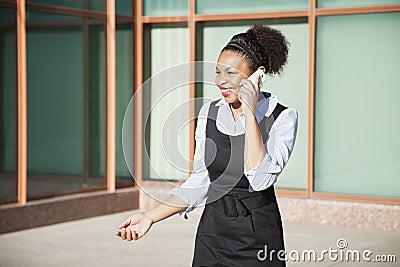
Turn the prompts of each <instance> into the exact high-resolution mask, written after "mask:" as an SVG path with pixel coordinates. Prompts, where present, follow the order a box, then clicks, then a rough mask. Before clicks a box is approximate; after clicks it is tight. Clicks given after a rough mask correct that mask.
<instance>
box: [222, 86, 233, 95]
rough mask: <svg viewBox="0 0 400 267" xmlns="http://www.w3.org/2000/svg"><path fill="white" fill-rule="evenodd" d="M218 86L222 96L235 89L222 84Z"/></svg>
mask: <svg viewBox="0 0 400 267" xmlns="http://www.w3.org/2000/svg"><path fill="white" fill-rule="evenodd" d="M218 87H219V89H220V90H221V94H222V96H223V97H227V96H228V95H229V94H230V93H231V92H233V91H234V90H235V89H234V88H227V87H223V86H218Z"/></svg>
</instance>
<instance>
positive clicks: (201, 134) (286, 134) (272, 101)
mask: <svg viewBox="0 0 400 267" xmlns="http://www.w3.org/2000/svg"><path fill="white" fill-rule="evenodd" d="M277 103H278V99H277V96H276V95H274V94H271V96H270V97H268V98H262V99H261V100H259V102H258V103H257V106H256V119H257V121H258V122H260V121H261V120H262V119H263V118H264V116H266V117H269V116H271V114H272V112H273V111H274V109H275V107H276V105H277ZM210 104H211V103H207V104H204V105H203V106H202V107H201V109H200V112H199V116H198V120H197V127H196V132H195V141H196V149H195V154H194V159H193V171H192V172H191V174H190V176H189V178H188V179H187V180H186V181H185V182H184V183H183V184H182V185H181V186H179V187H176V188H173V189H171V190H169V191H168V192H167V193H168V194H172V195H176V196H178V197H180V198H181V199H183V200H185V201H186V202H187V203H188V205H189V207H188V208H187V209H185V210H184V211H182V212H180V215H181V216H183V217H184V218H187V215H186V214H187V213H188V212H190V211H192V210H193V209H195V208H196V207H197V206H198V205H199V204H200V203H201V202H202V201H203V200H204V199H205V198H206V196H207V191H208V187H209V185H210V177H209V175H208V170H207V167H206V165H205V163H204V153H205V152H204V149H205V140H206V124H207V115H208V109H209V106H210ZM215 105H216V106H219V109H218V114H217V121H216V125H217V129H218V130H219V131H220V132H221V133H224V134H227V135H231V136H236V135H241V134H244V133H245V116H244V115H243V114H240V115H239V116H238V117H237V118H236V119H234V117H233V114H232V112H231V109H230V107H229V104H228V103H227V102H226V101H225V99H224V98H222V99H221V100H220V101H219V102H217V103H216V104H215ZM296 133H297V111H296V110H295V109H293V108H287V109H285V110H283V111H282V112H281V114H280V115H279V116H278V118H277V119H276V120H275V121H274V123H273V124H272V127H271V129H270V132H269V134H268V138H267V141H266V142H265V143H264V148H265V151H266V155H265V158H264V159H263V160H262V161H261V162H260V164H259V165H258V166H256V167H254V168H252V169H251V170H246V168H245V166H243V173H244V174H245V176H246V177H247V179H248V181H249V184H250V186H251V187H252V188H253V190H254V191H261V190H264V189H266V188H268V187H270V186H271V185H273V184H274V183H275V182H276V181H277V178H278V176H279V174H280V173H281V172H282V170H283V168H284V167H285V165H286V163H287V161H288V160H289V157H290V155H291V153H292V151H293V147H294V143H295V139H296Z"/></svg>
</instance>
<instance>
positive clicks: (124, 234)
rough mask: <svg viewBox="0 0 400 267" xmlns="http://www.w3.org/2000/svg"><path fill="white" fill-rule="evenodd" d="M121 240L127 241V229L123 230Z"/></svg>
mask: <svg viewBox="0 0 400 267" xmlns="http://www.w3.org/2000/svg"><path fill="white" fill-rule="evenodd" d="M121 238H122V240H125V239H126V230H125V228H122V229H121Z"/></svg>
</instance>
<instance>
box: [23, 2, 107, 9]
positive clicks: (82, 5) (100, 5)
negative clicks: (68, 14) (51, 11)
mask: <svg viewBox="0 0 400 267" xmlns="http://www.w3.org/2000/svg"><path fill="white" fill-rule="evenodd" d="M26 2H27V3H28V4H29V3H34V4H44V5H54V6H61V7H72V8H78V9H89V10H93V11H105V1H104V0H27V1H26Z"/></svg>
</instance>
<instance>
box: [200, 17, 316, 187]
mask: <svg viewBox="0 0 400 267" xmlns="http://www.w3.org/2000/svg"><path fill="white" fill-rule="evenodd" d="M258 22H259V23H263V24H265V25H269V26H271V27H273V28H276V29H279V30H281V32H282V33H283V34H284V35H285V36H286V38H287V40H288V41H289V42H290V44H291V45H290V50H289V60H288V64H287V66H286V68H285V71H284V74H283V75H282V77H273V78H272V77H269V78H268V79H267V83H266V84H265V85H264V87H263V88H262V91H268V92H272V93H274V94H276V95H277V96H278V100H279V102H280V103H282V104H284V105H287V106H290V107H292V108H295V109H296V110H297V112H298V115H299V126H298V132H297V139H296V144H295V148H294V151H293V153H292V156H291V158H290V160H289V163H288V164H287V166H286V167H285V169H284V171H283V172H282V174H281V175H280V176H279V179H278V182H277V186H278V187H279V188H288V189H306V187H307V155H308V151H307V135H308V130H307V129H308V128H307V125H308V123H307V114H308V102H307V101H308V100H307V95H308V94H307V92H308V24H307V20H306V19H296V20H293V19H289V20H288V19H283V20H282V19H280V20H263V21H258ZM232 24H239V25H234V26H229V25H232ZM240 24H241V25H240ZM251 25H252V23H249V22H247V24H246V23H243V22H240V23H237V22H236V23H234V22H223V23H217V24H215V23H205V25H204V28H203V30H202V32H201V34H202V35H203V43H202V45H203V50H202V57H203V59H204V61H207V62H216V61H217V59H218V55H219V53H220V51H221V49H222V48H223V47H224V46H225V45H226V44H227V43H228V41H229V40H230V38H231V37H232V36H233V35H235V34H237V33H240V32H245V31H246V30H247V29H248V28H249V27H250V26H251ZM207 71H215V70H212V69H211V70H210V68H205V69H204V72H207ZM210 75H215V74H206V76H210ZM201 94H202V95H203V97H204V98H206V99H219V98H221V94H220V92H219V90H218V89H217V87H216V86H215V85H213V84H211V85H210V84H204V86H203V90H202V93H201Z"/></svg>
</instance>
